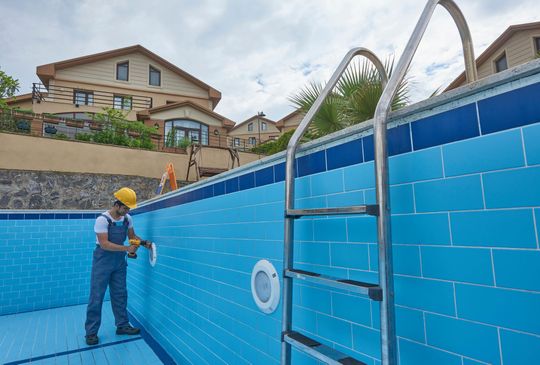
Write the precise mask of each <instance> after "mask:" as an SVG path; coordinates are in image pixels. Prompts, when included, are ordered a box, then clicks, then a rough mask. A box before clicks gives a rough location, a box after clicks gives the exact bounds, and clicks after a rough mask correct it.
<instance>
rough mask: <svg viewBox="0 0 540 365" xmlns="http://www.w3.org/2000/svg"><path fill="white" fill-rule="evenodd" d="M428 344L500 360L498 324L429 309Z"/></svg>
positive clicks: (477, 356)
mask: <svg viewBox="0 0 540 365" xmlns="http://www.w3.org/2000/svg"><path fill="white" fill-rule="evenodd" d="M426 332H427V344H428V345H431V346H434V347H438V348H440V349H443V350H446V351H449V352H453V353H456V354H460V355H465V356H467V357H471V358H473V359H478V360H482V361H485V362H488V363H491V364H499V363H500V359H499V338H498V334H497V328H495V327H492V326H486V325H481V324H477V323H473V322H468V321H463V320H460V319H455V318H449V317H443V316H438V315H435V314H430V313H426Z"/></svg>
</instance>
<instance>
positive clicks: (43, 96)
mask: <svg viewBox="0 0 540 365" xmlns="http://www.w3.org/2000/svg"><path fill="white" fill-rule="evenodd" d="M32 99H33V100H34V102H37V103H41V102H54V103H64V104H73V105H75V106H76V107H79V106H83V105H88V106H97V107H100V108H103V107H110V108H116V109H123V110H142V109H150V108H152V98H151V97H149V96H141V95H133V94H126V93H112V92H108V91H100V90H88V89H77V88H71V87H65V86H54V85H49V87H45V85H43V84H40V83H34V84H32Z"/></svg>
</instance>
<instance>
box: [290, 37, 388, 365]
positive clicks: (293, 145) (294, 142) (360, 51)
mask: <svg viewBox="0 0 540 365" xmlns="http://www.w3.org/2000/svg"><path fill="white" fill-rule="evenodd" d="M357 55H362V56H365V57H366V58H367V59H368V60H370V61H371V62H372V63H373V64H374V65H375V68H376V69H377V70H378V72H379V74H380V77H381V83H382V87H383V89H384V88H385V87H386V84H387V80H388V76H387V74H386V70H385V69H384V66H383V64H382V62H381V61H380V60H379V58H378V57H377V56H376V55H375V54H374V53H373V52H371V51H370V50H369V49H367V48H363V47H357V48H353V49H351V50H350V51H349V52H347V54H346V55H345V57H344V58H343V60H342V61H341V63H340V64H339V66H338V67H337V69H336V70H335V71H334V73H333V75H332V77H331V78H330V80H329V81H328V83H327V84H326V86H325V87H324V89H323V91H322V92H321V93H320V94H319V96H318V97H317V99H316V100H315V102H314V103H313V105H312V106H311V108H310V109H309V111H308V112H307V114H306V115H305V116H304V118H303V119H302V122H300V125H299V126H298V128H296V131H295V132H294V134H293V135H292V137H291V139H290V141H289V144H288V145H287V154H286V167H285V211H289V210H291V209H293V208H294V177H295V170H296V169H295V163H294V161H295V155H296V150H297V148H298V143H299V141H300V139H301V138H302V136H303V135H304V133H305V131H306V130H307V128H308V127H309V124H310V123H311V121H312V119H313V117H314V116H315V114H316V113H317V112H318V111H319V109H320V108H321V106H322V104H323V102H324V100H325V99H326V97H327V96H328V94H330V92H331V91H332V89H333V88H334V86H335V85H336V84H337V82H338V81H339V78H340V77H341V75H342V74H343V72H345V70H346V69H347V66H348V65H349V63H350V62H351V60H352V59H353V58H354V57H355V56H357ZM293 238H294V218H292V217H285V239H284V243H283V246H284V247H283V250H284V255H283V270H284V272H285V270H287V269H292V264H293V261H294V259H293V245H292V240H293ZM283 278H284V280H283V303H288V302H290V300H291V299H292V282H291V279H290V278H286V277H285V276H283ZM291 315H292V305H290V306H288V305H284V308H283V314H282V326H281V328H282V333H286V332H287V331H289V330H291ZM281 346H282V347H281V364H282V365H285V364H287V365H288V364H290V358H291V356H290V355H291V354H290V351H291V348H290V345H289V344H288V343H286V342H285V341H282V345H281Z"/></svg>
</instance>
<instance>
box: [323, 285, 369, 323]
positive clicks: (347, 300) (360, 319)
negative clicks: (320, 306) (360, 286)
mask: <svg viewBox="0 0 540 365" xmlns="http://www.w3.org/2000/svg"><path fill="white" fill-rule="evenodd" d="M332 315H333V316H334V317H338V318H341V319H345V320H347V321H351V322H355V323H359V324H363V325H365V326H370V325H371V306H370V300H369V299H368V298H362V297H358V296H354V295H347V294H340V293H335V292H334V293H332Z"/></svg>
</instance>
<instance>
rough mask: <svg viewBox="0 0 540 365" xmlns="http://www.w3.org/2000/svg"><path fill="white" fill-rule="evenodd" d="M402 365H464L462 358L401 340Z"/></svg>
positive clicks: (400, 358)
mask: <svg viewBox="0 0 540 365" xmlns="http://www.w3.org/2000/svg"><path fill="white" fill-rule="evenodd" d="M399 363H400V365H435V364H437V365H462V364H461V357H459V356H456V355H453V354H450V353H448V352H445V351H442V350H437V349H435V348H433V347H428V346H425V345H422V344H419V343H415V342H411V341H407V340H405V339H399Z"/></svg>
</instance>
